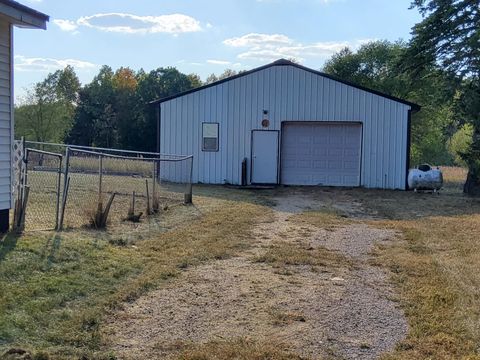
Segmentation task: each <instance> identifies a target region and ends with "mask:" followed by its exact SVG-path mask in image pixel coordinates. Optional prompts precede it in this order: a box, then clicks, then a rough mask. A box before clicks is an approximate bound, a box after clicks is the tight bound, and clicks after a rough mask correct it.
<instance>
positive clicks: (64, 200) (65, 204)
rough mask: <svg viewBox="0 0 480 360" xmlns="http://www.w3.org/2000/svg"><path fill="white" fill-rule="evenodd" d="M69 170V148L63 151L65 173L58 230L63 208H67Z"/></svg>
mask: <svg viewBox="0 0 480 360" xmlns="http://www.w3.org/2000/svg"><path fill="white" fill-rule="evenodd" d="M69 168H70V148H69V147H67V148H66V149H65V171H64V174H63V195H62V209H61V211H60V219H59V221H58V230H62V229H63V220H64V216H65V207H66V206H67V196H68V188H69V185H70V178H69V176H68V172H69Z"/></svg>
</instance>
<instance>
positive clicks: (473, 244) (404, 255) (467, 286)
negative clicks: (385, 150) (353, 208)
mask: <svg viewBox="0 0 480 360" xmlns="http://www.w3.org/2000/svg"><path fill="white" fill-rule="evenodd" d="M443 171H444V177H445V180H446V184H445V190H444V192H443V193H442V194H441V195H439V196H437V195H430V194H413V193H407V194H405V196H403V197H401V198H400V197H399V196H398V195H397V194H394V195H393V196H389V195H391V194H389V193H387V196H383V197H382V198H381V199H379V198H376V197H369V198H368V200H366V199H364V202H368V204H369V207H371V208H377V210H378V211H379V214H382V217H386V218H389V219H392V220H387V221H385V220H378V221H372V222H371V225H373V226H377V227H387V228H392V229H396V230H399V231H401V232H402V233H403V234H404V238H405V241H403V242H396V243H394V244H393V245H391V246H386V247H382V248H380V249H379V250H378V253H377V255H378V257H377V261H378V263H379V264H382V265H385V266H388V267H389V268H390V269H391V271H392V273H393V280H394V283H395V284H396V286H397V287H398V289H399V292H400V295H401V303H402V306H403V308H404V310H405V314H406V316H407V319H408V321H409V333H408V336H407V339H406V340H405V341H403V342H401V343H400V344H399V345H398V346H397V348H396V350H395V351H394V352H392V353H390V354H386V355H385V356H384V358H385V359H426V358H428V359H460V358H468V359H474V358H480V354H479V345H480V325H479V324H480V290H479V289H480V265H479V264H480V246H479V245H480V236H479V231H480V199H474V198H470V197H467V196H464V195H463V194H462V193H461V186H462V184H463V181H464V178H465V176H466V171H465V170H463V169H459V168H444V169H443ZM375 204H376V205H375Z"/></svg>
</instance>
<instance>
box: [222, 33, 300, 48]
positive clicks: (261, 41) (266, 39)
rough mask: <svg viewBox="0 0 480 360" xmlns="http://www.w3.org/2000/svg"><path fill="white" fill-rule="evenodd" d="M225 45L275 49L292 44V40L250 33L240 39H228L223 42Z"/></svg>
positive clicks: (282, 36)
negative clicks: (275, 47)
mask: <svg viewBox="0 0 480 360" xmlns="http://www.w3.org/2000/svg"><path fill="white" fill-rule="evenodd" d="M223 43H224V44H225V45H228V46H232V47H259V46H262V47H265V46H271V47H274V46H280V45H286V44H290V43H292V40H291V39H289V38H288V37H287V36H285V35H281V34H258V33H250V34H246V35H243V36H240V37H234V38H230V39H226V40H224V41H223Z"/></svg>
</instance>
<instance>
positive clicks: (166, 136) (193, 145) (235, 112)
mask: <svg viewBox="0 0 480 360" xmlns="http://www.w3.org/2000/svg"><path fill="white" fill-rule="evenodd" d="M160 106H161V127H160V128H161V143H160V151H161V152H162V153H167V154H168V153H171V154H193V156H194V167H193V180H194V181H195V182H202V183H212V184H222V183H231V184H240V182H241V162H242V160H243V159H244V158H247V159H248V163H247V169H248V178H250V156H251V153H250V152H251V148H250V147H251V131H252V130H253V129H261V128H262V126H261V121H262V119H263V118H264V115H263V110H264V109H265V110H268V111H269V113H268V115H267V118H268V119H269V120H270V127H269V128H268V129H269V130H281V126H282V122H285V121H342V122H343V121H347V122H348V121H354V122H362V124H363V130H362V133H363V134H362V137H363V139H362V143H363V146H362V171H361V184H362V186H365V187H371V188H387V189H404V188H405V167H406V151H407V149H406V146H407V140H406V137H407V119H408V110H409V109H410V107H409V106H408V105H405V104H402V103H399V102H396V101H394V100H390V99H387V98H385V97H382V96H379V95H376V94H373V93H370V92H366V91H364V90H360V89H357V88H355V87H352V86H349V85H345V84H343V83H340V82H338V81H335V80H332V79H329V78H326V77H323V76H321V75H318V74H314V73H311V72H308V71H305V70H302V69H299V68H296V67H294V66H288V65H283V66H272V67H269V68H265V69H263V70H260V71H257V72H254V73H251V74H248V75H246V76H243V77H239V78H236V79H233V80H230V81H226V82H223V83H220V84H218V85H216V86H212V87H209V88H206V89H202V90H199V91H196V92H193V93H190V94H186V95H184V96H182V97H178V98H174V99H171V100H168V101H166V102H163V103H160ZM202 122H218V123H219V127H220V131H219V134H220V138H219V151H218V152H204V151H202V150H201V148H202V132H201V131H202ZM190 139H191V140H190Z"/></svg>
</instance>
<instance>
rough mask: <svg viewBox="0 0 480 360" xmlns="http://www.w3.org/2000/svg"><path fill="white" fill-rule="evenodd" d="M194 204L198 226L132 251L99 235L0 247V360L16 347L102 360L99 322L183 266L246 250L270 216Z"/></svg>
mask: <svg viewBox="0 0 480 360" xmlns="http://www.w3.org/2000/svg"><path fill="white" fill-rule="evenodd" d="M212 202H213V205H212ZM199 203H204V204H205V206H202V209H203V210H204V213H203V215H202V216H201V217H200V218H198V219H197V220H195V221H193V222H192V223H188V222H185V224H184V226H182V227H179V228H176V229H173V230H171V231H168V232H164V233H157V234H154V233H151V234H150V235H149V237H147V238H146V239H145V240H143V241H137V242H136V243H134V244H128V243H125V242H115V241H108V240H109V239H110V240H112V238H111V237H108V236H106V234H105V233H102V232H97V233H95V232H78V231H77V232H65V233H62V234H60V235H55V234H52V233H36V234H33V233H32V234H27V235H24V236H22V237H20V238H16V237H13V236H11V235H9V236H8V237H7V238H6V239H4V240H3V242H1V243H0V288H1V289H2V291H1V293H0V354H1V353H2V352H3V351H4V350H5V349H8V348H11V347H20V348H25V349H33V350H35V351H48V352H49V353H50V354H53V356H54V357H61V358H63V357H70V356H72V357H81V356H83V355H86V356H89V357H92V356H93V357H95V358H102V357H104V356H107V355H108V336H107V335H106V334H104V333H103V332H102V327H101V324H102V321H103V319H104V316H105V314H108V312H109V311H113V310H114V309H116V308H117V306H120V305H121V304H122V303H123V302H125V301H132V300H134V299H136V298H137V297H138V296H140V295H141V294H143V293H145V292H146V291H148V290H149V289H152V288H154V287H158V286H161V284H162V283H164V282H166V281H169V280H170V279H172V278H175V277H176V276H178V275H179V274H180V273H181V271H182V270H184V269H185V268H188V267H189V266H193V265H196V264H200V263H202V262H206V261H210V260H215V259H222V258H226V257H229V256H232V255H234V254H235V253H236V252H238V251H239V250H241V249H244V248H245V247H247V246H248V243H249V239H250V237H249V236H250V232H249V231H250V229H251V227H252V224H253V223H254V222H255V221H257V220H258V219H262V218H264V217H265V216H268V213H269V210H268V209H267V208H265V207H264V206H262V205H257V204H251V203H244V202H225V201H219V200H213V199H209V200H205V199H203V200H201V199H199ZM187 225H188V226H187ZM117 244H118V245H120V246H118V245H117Z"/></svg>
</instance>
